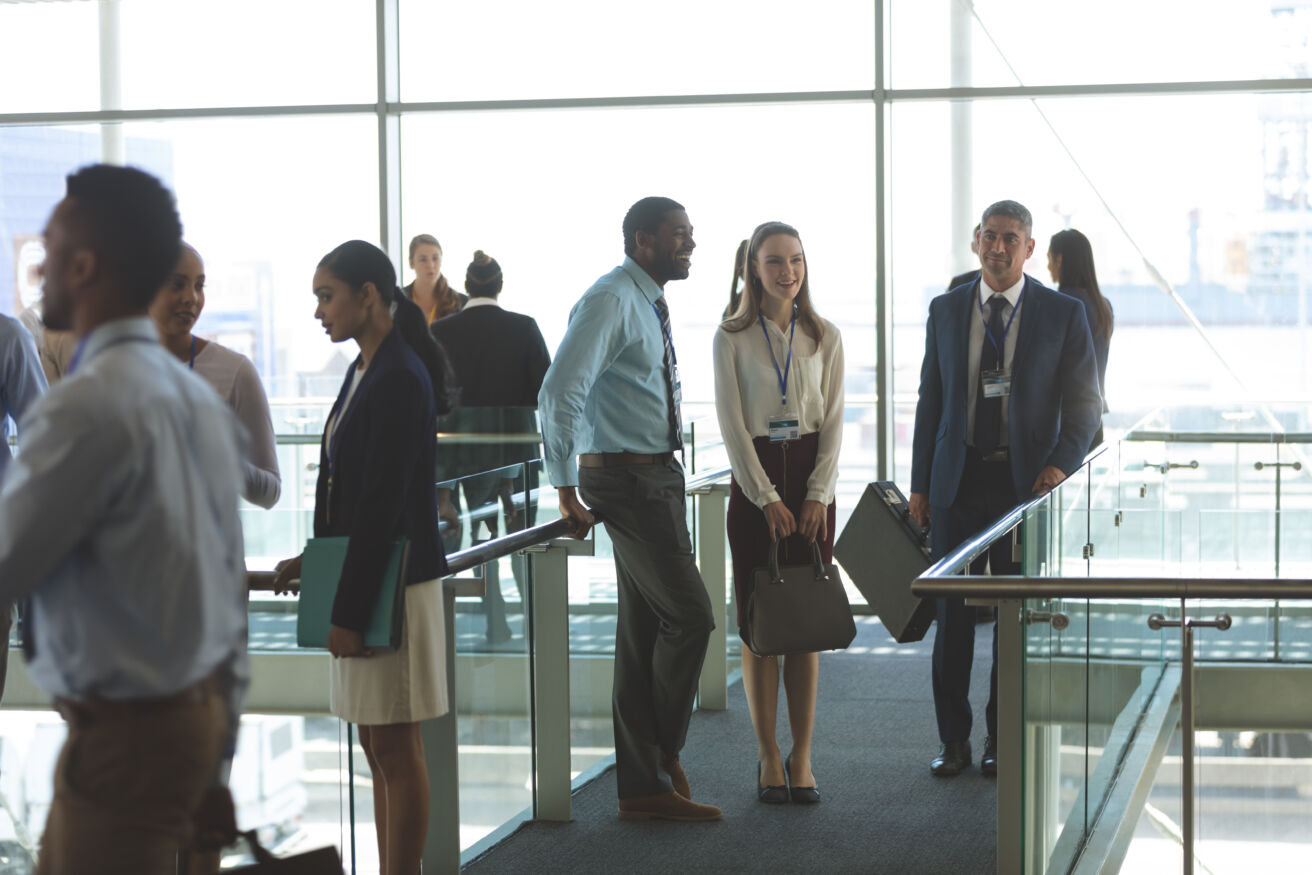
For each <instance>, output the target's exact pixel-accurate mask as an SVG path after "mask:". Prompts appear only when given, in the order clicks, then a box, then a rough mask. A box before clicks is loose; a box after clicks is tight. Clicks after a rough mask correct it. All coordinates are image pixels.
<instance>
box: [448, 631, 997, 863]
mask: <svg viewBox="0 0 1312 875" xmlns="http://www.w3.org/2000/svg"><path fill="white" fill-rule="evenodd" d="M858 629H859V632H858V635H857V640H856V641H855V642H854V644H853V647H852V649H851V650H849V651H847V652H844V653H831V654H825V655H823V656H821V659H820V699H819V708H818V716H817V718H816V739H815V751H814V768H815V774H816V778H817V780H818V782H819V786H820V791H821V794H822V796H823V801H822V802H821V803H820V804H819V805H815V806H797V805H779V806H772V805H763V804H761V803H759V802H757V801H756V797H755V792H754V789H753V788H754V786H755V778H756V774H755V773H756V758H755V748H756V745H755V741H754V736H753V734H752V727H751V720H750V718H749V716H748V713H747V703H746V700H745V699H744V697H743V692H742V685H741V684H735V685H734V687H733V688H732V689H731V690H730V695H729V710H727V711H720V712H715V711H699V712H697V713H696V714H694V715H693V718H692V725H691V727H690V728H689V733H688V744H687V746H686V747H685V748H684V751H683V757H682V758H683V762H684V766H685V768H686V770H687V772H688V777H689V780H690V782H691V783H692V788H693V798H694V799H696V800H697V801H699V802H709V803H712V804H714V805H718V806H720V807H721V808H722V809H723V810H724V820H722V821H720V822H717V823H710V824H679V823H658V822H637V823H634V822H625V821H621V820H619V819H618V818H617V817H616V816H615V815H616V811H617V807H616V797H615V775H614V771H613V770H612V771H610V772H608V773H607V774H605V775H603V776H602V777H601V778H599V779H597V780H596V781H594V782H593V783H592V784H590V785H588V786H587V787H585V788H584V789H583V790H581V791H580V792H579V793H578V794H576V795H575V797H574V821H573V822H572V823H530V824H526V825H525V826H524V827H523V828H521V829H520V830H519V831H518V832H516V833H515V834H514V835H513V836H512V837H511V838H509V839H508V840H506V841H505V842H502V843H501V844H500V845H498V846H497V847H495V848H493V849H492V850H491V851H489V852H488V853H487V854H485V855H484V856H483V857H481V858H480V859H478V860H476V861H474V862H473V863H471V864H470V865H469V866H467V867H466V869H465V871H466V872H471V873H478V875H483V873H498V875H500V873H520V872H523V873H535V875H539V873H556V872H560V873H566V872H568V873H613V872H634V873H647V872H650V873H683V872H765V873H793V872H835V873H883V872H888V873H948V872H952V873H958V872H960V873H971V875H974V873H989V872H994V871H995V869H996V863H995V861H996V859H997V838H996V816H995V815H996V791H995V786H996V785H995V782H994V781H993V780H992V779H989V778H984V777H982V776H981V775H980V774H979V770H978V768H977V767H972V768H971V769H970V770H968V771H966V772H965V773H963V774H961V775H959V776H958V777H956V778H952V779H937V778H934V777H932V776H931V775H930V774H929V760H930V759H931V758H932V756H933V755H934V753H935V752H937V749H938V744H937V732H936V731H935V728H934V708H933V702H932V697H931V694H930V653H931V646H930V645H931V641H930V640H926V641H923V642H920V643H918V644H909V645H905V644H904V645H899V644H895V643H894V642H893V641H892V639H890V638H889V637H888V635H887V633H885V632H884V629H883V627H882V626H881V625H879V623H878V620H876V619H875V618H873V617H861V618H858ZM978 632H979V634H978V635H977V636H976V648H975V649H976V656H975V666H976V670H975V672H974V674H973V678H972V681H973V684H972V688H973V691H974V695H973V697H972V704H973V705H974V706H975V713H976V732H975V739H974V746H975V748H976V750H975V756H976V760H978V756H979V753H980V748H981V747H982V745H983V736H984V702H985V699H986V697H987V693H988V669H987V666H988V659H989V646H990V641H991V635H990V627H988V626H986V625H981V626H979V627H978ZM932 635H933V630H932V629H931V630H930V636H931V638H932ZM781 698H782V697H781ZM786 718H787V715H786V712H785V711H784V709H783V703H782V701H781V702H780V715H779V724H780V740H779V743H780V748H781V749H782V750H783V751H784V752H785V753H786V752H787V751H788V747H789V742H788V738H787V734H788V733H787V719H786Z"/></svg>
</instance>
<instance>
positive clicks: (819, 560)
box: [768, 541, 825, 583]
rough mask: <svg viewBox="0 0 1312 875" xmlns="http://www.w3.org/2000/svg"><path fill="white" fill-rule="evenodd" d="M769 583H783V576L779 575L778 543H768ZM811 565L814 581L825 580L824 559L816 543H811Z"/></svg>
mask: <svg viewBox="0 0 1312 875" xmlns="http://www.w3.org/2000/svg"><path fill="white" fill-rule="evenodd" d="M768 564H769V568H770V582H771V583H783V582H784V578H783V575H782V574H780V573H779V542H778V541H771V542H770V561H769V563H768ZM811 564H812V565H814V566H815V579H816V580H824V579H825V558H824V557H823V556H821V555H820V544H819V543H817V542H816V541H812V542H811Z"/></svg>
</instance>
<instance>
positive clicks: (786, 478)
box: [727, 432, 836, 636]
mask: <svg viewBox="0 0 1312 875" xmlns="http://www.w3.org/2000/svg"><path fill="white" fill-rule="evenodd" d="M752 445H753V446H754V447H755V448H756V458H757V459H759V460H760V461H761V467H762V468H764V469H765V476H767V477H769V478H770V482H771V483H772V484H773V485H774V488H775V489H776V490H777V491H778V492H779V498H780V499H781V500H782V501H783V503H784V506H785V507H787V508H788V509H789V510H790V511H792V512H793V516H794V517H800V516H801V513H802V502H804V501H805V500H806V492H807V489H806V481H807V480H808V479H810V477H811V472H812V471H814V470H815V457H816V454H817V452H818V450H819V447H820V434H819V433H818V432H812V433H811V434H804V435H802V436H801V437H800V438H798V439H797V440H795V441H787V450H785V449H784V446H785V443H784V442H780V443H776V444H772V443H770V439H769V438H768V437H758V438H752ZM835 523H836V513H835V505H834V503H833V502H830V503H829V512H828V513H827V514H826V523H825V529H826V531H825V538H824V540H823V541H819V542H818V543H819V544H820V553H821V555H823V556H824V559H825V562H826V563H829V562H833V561H834V525H835ZM727 527H728V530H729V552H730V554H731V555H732V556H733V591H734V597H735V599H736V600H737V602H738V634H739V636H741V635H742V628H743V622H744V621H745V620H746V616H747V599H748V597H749V596H750V595H751V594H752V571H753V569H756V568H760V567H761V566H763V565H765V564H766V562H768V561H769V557H770V531H769V529H768V528H767V527H766V524H765V514H764V513H762V512H761V509H760V508H759V507H757V506H756V505H755V504H753V503H752V502H751V499H749V498H748V497H747V496H746V495H745V494H744V493H743V491H742V489H741V488H740V487H739V486H738V480H737V478H734V479H733V481H732V483H731V484H730V486H729V511H728V524H727ZM810 561H811V545H810V544H808V543H807V542H806V539H805V538H803V537H802V536H801V535H790V536H789V537H787V538H784V540H783V542H782V543H780V545H779V562H780V564H782V565H802V564H804V563H807V562H810Z"/></svg>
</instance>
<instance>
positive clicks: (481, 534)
mask: <svg viewBox="0 0 1312 875" xmlns="http://www.w3.org/2000/svg"><path fill="white" fill-rule="evenodd" d="M525 413H527V422H528V423H529V425H530V426H531V423H532V412H531V410H528V411H520V410H519V409H508V410H500V409H495V408H468V409H466V414H467V415H466V416H465V418H464V419H461V418H460V417H456V421H454V422H453V421H452V419H450V418H445V419H444V420H443V422H442V424H441V426H440V427H441V428H442V429H443V431H444V434H443V435H442V437H441V438H440V439H439V441H438V446H439V448H441V449H440V450H439V468H440V469H441V471H440V473H439V476H443V475H444V474H450V473H452V472H454V471H457V470H462V468H461V466H462V465H464V466H466V467H469V466H474V467H476V464H475V463H477V462H478V461H479V460H482V461H483V462H487V461H495V459H496V458H497V457H498V455H500V454H502V453H507V454H513V453H514V452H517V451H516V450H515V449H514V448H513V446H510V445H505V444H496V443H490V442H488V441H486V440H483V439H482V438H483V437H484V436H487V435H493V434H496V433H497V432H498V431H499V430H500V431H503V432H505V433H511V432H522V433H524V434H528V433H529V432H530V431H531V428H529V427H526V426H525V425H524V423H522V422H521V421H520V420H521V419H523V418H524V414H525ZM448 431H449V432H450V433H446V432H448ZM534 448H535V445H534ZM443 451H445V452H443ZM540 477H541V463H540V462H538V461H532V462H523V463H520V464H514V465H504V466H501V467H498V468H493V469H490V470H487V471H480V472H476V473H471V474H467V475H465V476H463V477H457V478H453V479H444V480H441V481H439V483H438V505H439V513H440V514H442V519H441V520H440V522H439V527H440V528H442V530H443V542H444V544H445V546H446V550H447V553H448V554H450V553H453V552H455V551H456V550H458V549H464V548H467V547H470V546H474V545H477V544H481V543H484V542H486V541H488V540H491V539H493V538H496V537H502V536H504V535H506V534H508V533H510V532H513V531H518V530H520V529H522V528H525V527H527V526H532V525H537V524H538V523H541V522H543V520H541V519H539V518H538V512H537V511H538V499H539V492H538V488H537V487H538V483H539V482H540ZM553 504H554V502H553ZM453 510H454V511H456V513H455V514H454V515H453V513H452V511H453ZM471 573H472V575H473V576H477V577H482V578H483V586H484V594H483V596H482V597H481V598H478V597H462V598H457V599H455V628H456V683H455V688H456V727H457V733H458V736H457V739H458V741H457V743H458V745H459V769H460V847H461V849H462V850H464V849H466V848H468V847H469V846H471V845H472V844H474V843H475V842H477V841H479V840H480V839H482V838H483V837H485V836H486V835H487V834H488V833H490V832H492V831H493V830H494V829H496V828H497V827H499V826H500V825H501V824H503V823H505V822H506V821H507V820H510V819H511V818H513V817H514V816H516V815H517V814H519V813H520V812H522V811H525V810H526V809H531V808H532V806H533V780H534V776H533V727H532V719H531V716H530V715H531V713H532V712H531V699H532V695H531V692H530V687H531V678H530V673H529V660H528V659H527V658H526V657H527V656H528V653H529V643H528V642H529V637H530V636H529V629H528V625H529V624H528V621H527V619H526V616H525V614H526V612H525V601H524V593H525V592H527V591H528V590H527V587H528V584H529V574H530V573H531V572H530V570H529V567H528V563H527V559H526V557H525V556H523V555H511V556H503V557H502V558H500V559H498V560H496V561H494V562H488V563H486V564H484V565H482V566H480V567H478V568H475V569H474V570H473V571H472V572H471Z"/></svg>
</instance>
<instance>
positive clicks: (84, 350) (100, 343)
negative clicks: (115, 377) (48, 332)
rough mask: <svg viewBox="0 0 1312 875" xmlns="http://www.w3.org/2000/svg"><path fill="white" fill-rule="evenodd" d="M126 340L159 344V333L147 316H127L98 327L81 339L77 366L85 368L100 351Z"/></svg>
mask: <svg viewBox="0 0 1312 875" xmlns="http://www.w3.org/2000/svg"><path fill="white" fill-rule="evenodd" d="M128 340H147V341H150V342H151V343H156V344H157V343H159V331H158V330H157V329H156V328H155V323H154V322H151V321H150V317H148V316H128V317H125V318H123V319H114V320H112V321H110V322H106V323H105V324H103V325H98V326H96V327H95V328H93V329H92V330H91V331H90V332H88V333H87V335H86V336H85V337H83V338H82V340H81V343H80V344H79V347H80V353H79V354H78V356H77V359H78V365H79V366H80V367H86V364H87V362H89V361H91V360H92V359H93V358H95V357H96V356H97V355H98V354H99V353H100V352H101V351H102V350H104V349H105V348H107V347H110V346H113V345H114V344H116V343H120V342H123V341H128Z"/></svg>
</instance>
